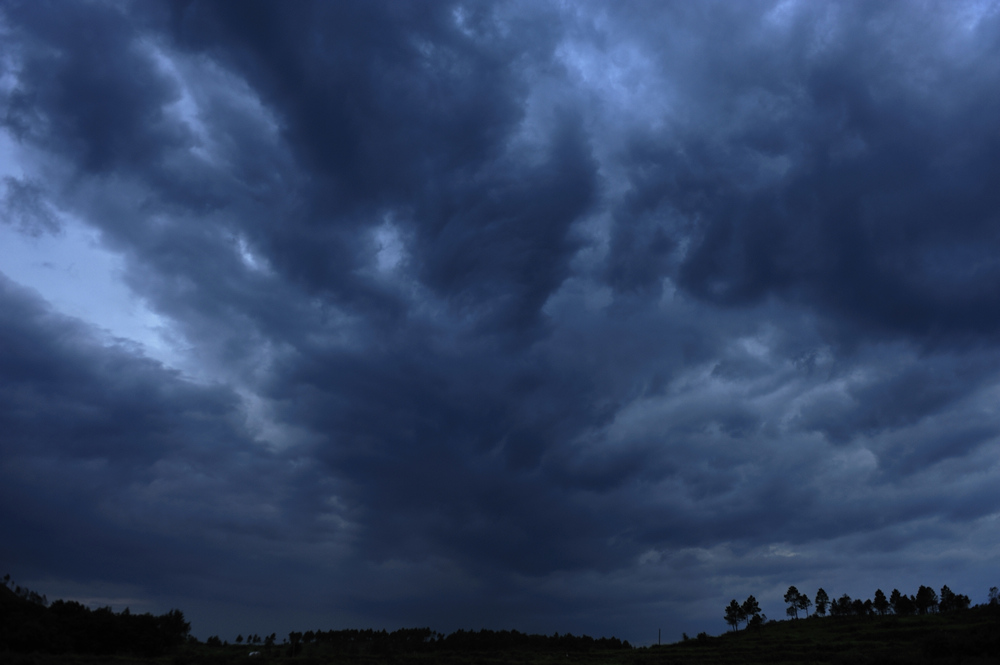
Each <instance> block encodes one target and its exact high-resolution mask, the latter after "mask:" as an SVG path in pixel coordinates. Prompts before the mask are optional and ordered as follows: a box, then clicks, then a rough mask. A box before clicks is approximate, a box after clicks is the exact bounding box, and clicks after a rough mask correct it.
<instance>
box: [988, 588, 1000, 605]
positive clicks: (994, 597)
mask: <svg viewBox="0 0 1000 665" xmlns="http://www.w3.org/2000/svg"><path fill="white" fill-rule="evenodd" d="M989 600H990V605H1000V589H998V588H996V587H995V586H991V587H990V595H989Z"/></svg>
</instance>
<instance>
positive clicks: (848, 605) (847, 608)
mask: <svg viewBox="0 0 1000 665" xmlns="http://www.w3.org/2000/svg"><path fill="white" fill-rule="evenodd" d="M853 605H854V603H853V601H852V600H851V597H850V596H848V595H847V594H846V593H845V594H844V595H843V596H841V597H840V598H838V599H837V600H835V601H833V602H832V603H830V615H831V616H835V617H846V616H849V615H851V614H852V613H853V612H854V607H853Z"/></svg>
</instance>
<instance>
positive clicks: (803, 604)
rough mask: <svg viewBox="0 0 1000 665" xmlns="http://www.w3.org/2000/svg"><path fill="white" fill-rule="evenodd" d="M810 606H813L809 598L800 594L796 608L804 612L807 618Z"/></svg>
mask: <svg viewBox="0 0 1000 665" xmlns="http://www.w3.org/2000/svg"><path fill="white" fill-rule="evenodd" d="M810 605H812V601H811V600H809V596H807V595H805V594H804V593H800V594H799V598H798V600H797V601H795V606H796V607H797V608H798V609H800V610H802V611H804V612H805V613H806V616H809V606H810Z"/></svg>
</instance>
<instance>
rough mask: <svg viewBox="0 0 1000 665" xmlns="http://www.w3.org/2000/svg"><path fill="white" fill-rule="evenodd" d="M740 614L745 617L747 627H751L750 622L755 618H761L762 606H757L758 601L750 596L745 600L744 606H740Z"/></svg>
mask: <svg viewBox="0 0 1000 665" xmlns="http://www.w3.org/2000/svg"><path fill="white" fill-rule="evenodd" d="M740 613H741V614H742V616H743V620H744V621H746V622H747V627H749V626H750V621H751V620H752V619H753V618H754V617H759V616H760V605H759V604H757V599H756V598H754V597H753V596H749V597H748V598H747V599H746V600H744V601H743V604H742V605H740Z"/></svg>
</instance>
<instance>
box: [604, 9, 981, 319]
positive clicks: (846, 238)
mask: <svg viewBox="0 0 1000 665" xmlns="http://www.w3.org/2000/svg"><path fill="white" fill-rule="evenodd" d="M938 9H939V10H943V7H941V8H938ZM788 12H789V14H790V16H787V17H785V19H784V20H786V21H789V22H790V23H791V26H790V27H786V28H785V29H784V30H783V31H782V30H778V29H776V28H772V33H771V35H770V36H771V38H773V39H774V41H773V42H772V43H770V44H754V47H753V48H752V50H751V51H750V54H749V60H750V62H754V61H757V62H758V64H761V65H763V66H761V67H753V66H749V65H747V64H746V63H737V62H735V60H736V59H740V60H745V59H746V58H747V57H748V53H747V52H746V51H745V50H742V49H737V50H726V49H715V46H714V42H711V41H710V40H706V42H705V43H704V44H699V47H700V48H698V49H697V53H698V55H703V56H705V60H704V63H703V64H701V65H700V69H701V70H703V71H700V72H699V75H700V76H704V77H706V80H707V81H721V82H722V83H716V84H714V85H713V84H711V83H709V84H708V85H709V86H711V87H710V88H709V89H708V90H707V91H706V90H704V89H703V85H704V84H703V82H702V81H701V80H700V79H699V81H698V83H697V84H696V85H697V87H695V86H692V87H695V90H694V91H693V92H694V94H693V96H692V97H693V99H692V100H689V103H691V104H693V105H694V106H695V107H696V108H697V107H703V106H710V107H711V111H712V113H711V114H709V115H707V117H706V119H705V120H706V122H704V124H703V123H702V122H700V121H699V119H696V120H694V121H692V122H691V125H692V126H691V127H685V128H684V130H687V131H686V133H685V134H681V135H680V136H676V135H675V129H676V128H674V127H671V130H672V131H671V132H670V133H665V134H664V135H662V136H659V137H658V136H655V135H654V136H649V135H642V136H639V137H637V138H636V139H635V141H634V147H632V148H631V149H629V151H628V152H627V154H626V159H627V160H628V163H629V164H630V166H629V168H630V169H631V171H632V173H633V176H632V178H631V180H632V182H633V183H634V184H635V185H636V188H635V190H634V191H633V192H631V193H630V194H629V196H628V198H627V199H626V207H625V208H624V209H623V210H622V211H621V212H620V213H618V219H619V220H620V223H619V224H618V225H617V229H616V231H615V235H614V242H613V245H612V257H614V258H613V261H612V263H611V264H610V266H611V273H610V277H611V282H612V283H613V284H614V285H615V286H616V288H618V289H624V290H628V289H634V288H636V287H639V286H642V285H648V284H650V283H652V282H653V281H655V280H658V279H659V278H660V277H661V276H663V275H671V276H676V278H677V279H678V280H679V282H680V284H681V285H683V286H684V287H685V288H686V289H688V290H689V291H690V292H691V293H692V294H693V295H696V296H697V297H699V298H704V299H706V300H708V301H711V302H715V303H719V304H723V305H745V304H750V303H755V302H760V301H761V300H762V299H763V298H766V297H767V296H768V295H770V294H777V295H779V296H781V297H783V298H790V299H792V300H793V301H795V302H800V303H802V304H805V305H807V306H809V307H813V308H817V309H818V310H819V311H822V312H829V313H830V315H831V316H835V317H838V318H843V317H847V318H849V319H853V320H855V321H857V322H858V323H859V325H860V326H861V327H863V328H867V329H869V330H871V331H872V332H875V333H878V334H882V333H889V334H905V335H914V336H916V337H918V338H925V339H926V338H930V339H938V338H940V337H942V336H943V337H950V336H953V335H960V336H961V335H967V334H972V335H985V336H987V337H989V338H991V339H992V338H993V337H994V336H995V334H996V331H997V323H998V320H997V318H996V311H997V310H996V308H995V307H993V306H992V305H993V304H994V303H995V302H996V301H997V297H998V295H1000V294H998V293H997V291H996V284H998V283H1000V280H998V279H997V277H998V275H997V273H996V271H997V263H996V261H995V260H994V259H993V258H992V257H994V256H996V254H997V250H998V247H997V244H996V243H997V234H996V228H997V214H998V213H997V211H998V210H1000V198H998V194H997V193H996V188H995V187H994V186H993V183H994V182H995V181H996V178H997V169H998V168H1000V167H998V165H1000V152H998V151H1000V135H998V134H997V132H996V126H995V123H993V122H992V121H991V120H989V118H992V117H995V116H996V114H997V111H1000V95H998V94H997V92H996V89H995V86H992V85H986V83H985V82H986V80H994V79H993V77H994V76H995V74H996V73H997V72H996V66H995V62H996V60H997V53H998V50H1000V40H998V39H997V34H998V33H997V30H996V29H995V28H996V21H997V17H996V15H995V14H994V15H992V16H988V17H986V18H984V20H983V21H982V22H981V23H979V24H978V25H977V26H976V28H975V29H974V30H971V31H969V33H968V34H967V35H965V36H964V38H966V39H969V40H970V42H969V43H967V44H964V45H959V44H956V43H954V42H951V41H950V40H954V39H959V37H958V36H956V35H950V34H947V33H946V30H949V29H950V30H953V29H954V25H953V24H950V23H949V22H947V21H943V22H940V23H938V22H927V21H923V20H920V19H919V18H917V17H916V16H913V17H912V18H913V19H914V20H904V21H896V20H894V17H896V16H897V15H899V14H900V13H903V14H906V13H909V12H908V11H906V10H905V9H903V8H901V7H900V6H899V5H895V4H889V5H881V6H879V7H874V6H865V5H852V4H847V3H841V4H837V5H829V6H812V7H810V6H794V7H792V8H790V9H789V10H788ZM666 13H667V14H668V15H670V14H673V13H676V12H670V11H668V12H666ZM727 13H728V12H723V14H727ZM733 14H736V15H737V16H735V17H733V16H730V17H727V18H728V19H730V20H723V21H721V22H720V23H719V25H718V26H716V27H708V26H705V27H706V29H707V30H709V31H710V32H709V34H712V32H715V33H716V34H718V33H721V32H729V31H731V32H732V33H734V35H730V36H729V37H728V38H729V39H732V40H733V41H735V42H736V43H737V44H741V45H743V44H745V42H746V41H749V40H753V39H756V38H757V35H758V34H759V31H760V25H759V19H756V17H755V20H752V21H750V20H745V19H746V18H747V17H746V16H745V15H743V12H741V11H739V10H737V11H735V12H733ZM733 19H735V20H733ZM817 24H818V25H817ZM820 30H826V31H827V34H826V35H822V37H820V36H817V35H816V34H815V32H816V31H820ZM649 38H650V39H653V38H654V37H652V36H650V37H649ZM820 38H822V39H823V40H825V41H826V43H825V44H823V45H822V47H818V46H817V44H816V41H815V40H817V39H820ZM710 49H712V52H709V50H710ZM950 50H954V51H957V53H953V52H949V51H950ZM668 66H669V65H668ZM719 88H722V89H721V90H720V89H719ZM702 95H705V96H709V95H710V97H708V98H707V99H706V98H705V97H703V96H702ZM699 110H700V109H699ZM720 111H722V113H726V115H724V116H723V115H721V114H720ZM684 130H682V131H684ZM769 172H770V173H769ZM762 180H763V182H762ZM671 231H673V237H672V235H671ZM677 234H682V235H684V236H685V237H687V238H688V241H689V245H688V246H686V247H685V248H684V249H683V251H681V252H680V253H679V255H678V253H676V252H675V251H674V248H675V247H676V246H677V242H676V235H677ZM637 239H639V240H638V241H637ZM637 242H638V244H637ZM672 252H673V253H674V258H673V261H670V260H668V258H669V256H670V254H671V253H672ZM619 257H621V258H619ZM619 264H624V266H627V268H626V267H620V266H619Z"/></svg>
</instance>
